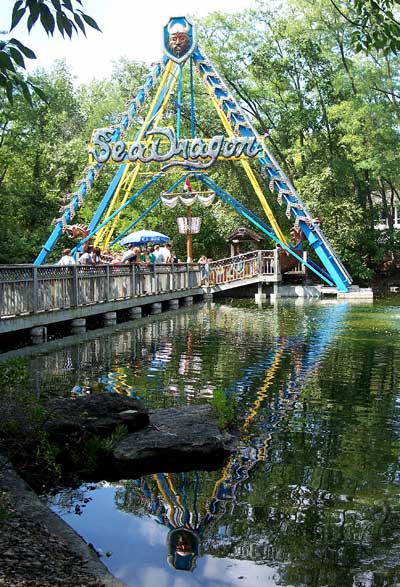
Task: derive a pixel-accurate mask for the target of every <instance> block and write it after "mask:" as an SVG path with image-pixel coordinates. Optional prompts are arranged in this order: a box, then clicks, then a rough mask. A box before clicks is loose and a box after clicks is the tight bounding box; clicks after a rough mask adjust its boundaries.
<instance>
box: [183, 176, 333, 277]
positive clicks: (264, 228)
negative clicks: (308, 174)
mask: <svg viewBox="0 0 400 587" xmlns="http://www.w3.org/2000/svg"><path fill="white" fill-rule="evenodd" d="M194 175H195V177H196V178H197V179H199V180H200V181H201V182H202V183H203V184H204V185H205V186H207V187H208V188H209V189H211V190H213V191H214V192H215V193H216V194H217V195H218V196H219V197H220V198H221V199H222V200H224V202H226V203H227V204H229V205H230V206H231V207H232V208H233V209H234V210H235V211H236V212H238V213H239V214H241V215H242V216H243V217H244V218H246V219H247V220H249V221H250V222H251V223H252V224H254V226H256V227H257V228H258V229H259V230H261V232H263V233H264V234H266V235H267V236H268V237H269V238H271V239H272V240H274V241H275V242H276V243H278V244H279V245H280V246H281V247H282V249H284V250H285V251H287V252H288V253H290V255H292V257H294V258H295V259H297V260H298V261H300V263H302V264H303V265H305V266H306V267H308V269H310V271H312V272H313V273H315V275H318V277H319V278H320V279H322V280H323V281H325V283H327V284H328V285H331V286H332V285H334V282H333V279H332V278H331V276H330V275H328V274H327V273H326V272H325V271H324V270H323V269H321V268H320V267H318V265H316V263H309V262H308V261H304V259H302V257H300V256H299V255H298V254H297V253H296V252H295V251H294V250H293V249H291V248H290V247H288V246H287V245H286V244H285V243H284V242H282V241H281V240H280V239H279V238H278V237H277V236H276V234H275V231H274V230H273V229H272V228H271V227H270V226H268V224H265V222H263V221H262V220H261V219H260V218H258V217H257V216H256V215H255V214H254V213H253V212H251V211H250V210H248V209H247V208H246V206H244V205H243V204H242V203H241V202H238V201H237V200H235V198H234V197H233V196H231V195H230V194H228V192H226V191H225V190H223V189H222V188H221V187H220V186H219V185H218V184H216V183H215V182H214V181H213V180H212V179H210V178H209V177H208V176H207V175H203V174H202V173H195V174H194Z"/></svg>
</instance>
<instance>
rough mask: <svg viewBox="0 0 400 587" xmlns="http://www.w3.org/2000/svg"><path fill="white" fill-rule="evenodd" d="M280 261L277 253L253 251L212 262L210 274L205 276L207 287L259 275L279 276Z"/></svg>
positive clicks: (209, 266)
mask: <svg viewBox="0 0 400 587" xmlns="http://www.w3.org/2000/svg"><path fill="white" fill-rule="evenodd" d="M278 273H279V261H278V256H277V251H253V252H251V253H244V254H243V255H237V256H236V257H229V258H228V259H220V260H219V261H212V262H211V263H209V264H208V273H207V275H206V276H204V275H203V281H205V282H207V285H209V286H211V287H212V286H214V285H218V284H222V283H228V282H230V281H237V280H243V279H250V278H252V277H256V276H258V275H271V276H272V275H275V274H276V275H277V274H278Z"/></svg>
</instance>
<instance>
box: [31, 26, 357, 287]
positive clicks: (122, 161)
mask: <svg viewBox="0 0 400 587" xmlns="http://www.w3.org/2000/svg"><path fill="white" fill-rule="evenodd" d="M163 44H164V55H163V57H162V59H161V61H160V62H158V63H156V64H154V65H153V66H152V69H151V71H150V72H149V74H148V75H147V77H146V79H145V81H144V84H143V85H142V86H141V87H140V88H139V89H138V90H137V93H136V96H135V97H134V98H133V99H132V100H130V101H129V103H128V108H127V111H126V112H124V113H123V114H122V115H121V116H120V118H119V121H118V122H117V123H116V124H115V125H114V126H112V127H109V128H102V129H97V130H96V131H95V132H94V133H93V139H92V148H91V149H90V164H89V166H88V167H86V168H85V170H84V177H83V178H82V179H81V180H80V181H79V182H78V185H79V187H78V189H77V191H76V192H74V193H72V194H71V195H70V197H69V201H68V202H67V204H66V205H65V206H64V207H63V208H61V210H60V211H61V212H62V216H61V217H60V218H57V219H55V221H54V224H55V227H54V229H53V231H52V233H51V235H50V236H49V238H48V240H47V241H46V243H45V244H44V245H43V248H42V250H41V251H40V253H39V255H38V257H37V258H36V260H35V265H40V264H42V263H44V262H45V261H46V259H47V257H48V255H49V254H50V253H51V251H52V250H53V249H54V247H55V245H56V244H57V242H58V240H59V239H60V237H62V236H63V234H66V233H67V234H68V233H71V230H73V228H72V227H71V225H70V222H71V221H72V219H73V218H74V217H75V215H76V213H77V212H78V211H79V209H80V208H81V206H82V205H83V204H84V201H85V199H86V198H87V197H88V194H89V192H90V191H91V189H92V188H93V186H94V184H95V182H96V179H97V178H98V176H99V174H100V172H101V171H102V170H103V168H104V167H105V165H106V164H107V163H112V164H114V165H116V166H118V168H117V171H116V173H115V175H114V177H113V178H112V180H111V181H110V183H109V187H108V189H107V190H106V192H105V194H104V196H103V197H102V199H101V201H100V203H99V205H98V208H97V210H96V211H95V213H94V214H93V217H92V219H91V221H90V223H89V225H88V227H87V230H86V231H83V232H81V234H82V236H83V238H81V241H80V242H79V243H78V244H77V246H76V247H75V249H74V251H78V250H82V247H83V246H84V244H85V243H86V242H87V241H88V240H91V242H94V244H95V245H96V246H102V247H103V248H107V247H110V246H113V245H114V244H116V243H118V242H119V241H120V240H121V239H122V238H123V237H124V236H125V235H126V234H127V233H128V232H129V231H130V230H131V229H132V228H133V227H135V226H136V225H137V224H138V223H139V222H141V221H142V220H143V218H145V217H146V215H147V214H149V213H150V212H151V211H152V210H153V209H154V208H155V207H156V206H157V205H159V204H164V205H169V207H172V205H173V201H174V198H175V201H176V198H177V197H178V198H179V199H180V203H183V204H184V205H186V208H187V216H186V218H182V219H181V221H180V230H181V231H182V232H184V233H186V234H187V235H188V261H191V234H193V233H195V232H196V231H198V228H199V221H197V222H196V221H195V220H194V219H192V217H191V214H190V207H191V204H192V203H193V202H194V198H195V197H197V199H196V201H197V202H198V203H203V205H210V200H211V199H212V196H214V194H215V195H216V196H218V197H219V198H220V199H221V200H222V201H223V202H225V203H227V204H229V205H230V206H231V207H232V208H233V209H234V210H235V211H236V212H237V213H239V214H240V215H241V216H243V217H244V218H246V219H247V220H248V221H249V222H251V223H252V224H253V225H254V226H255V227H256V228H257V229H258V230H259V231H260V232H262V233H263V234H264V235H265V236H267V237H269V238H270V239H271V240H272V241H274V242H275V243H277V244H278V245H279V246H280V247H281V249H283V250H284V251H286V252H287V253H288V254H290V255H292V256H293V257H294V258H295V259H297V260H298V261H300V262H302V263H303V264H305V265H306V266H307V267H308V268H309V269H310V270H311V271H313V272H314V273H315V274H316V275H317V276H318V277H319V278H320V279H322V280H323V281H324V282H325V283H326V284H328V285H331V286H336V288H337V289H338V290H339V291H343V292H347V291H348V287H349V285H350V284H351V282H352V280H351V277H350V275H349V273H348V272H347V270H346V269H345V267H344V266H343V264H342V262H341V261H340V259H339V258H338V256H337V255H336V253H335V252H334V250H333V248H332V246H331V245H330V244H329V242H328V240H327V238H326V236H325V235H324V234H323V232H322V230H321V228H320V226H319V222H318V220H317V219H316V218H315V217H313V216H312V215H311V213H310V212H309V211H308V209H307V207H306V206H305V204H304V203H303V201H302V200H301V198H300V196H299V194H298V193H297V192H296V190H295V188H294V187H293V185H292V184H291V182H290V180H289V179H288V177H287V176H286V175H285V173H284V171H283V170H282V168H281V167H280V165H279V163H278V162H277V161H276V159H275V158H274V156H273V154H272V153H271V152H270V150H269V148H268V146H267V145H266V143H265V138H264V137H260V136H258V134H257V132H256V130H255V129H254V127H253V125H252V123H251V122H250V120H249V119H248V117H247V115H246V113H245V112H244V110H243V108H242V107H241V106H240V103H239V102H238V101H237V100H236V98H235V97H234V96H233V94H232V92H231V90H230V89H229V87H228V86H227V84H226V83H225V82H224V80H223V79H222V77H221V75H220V74H219V73H218V71H217V70H216V68H215V66H214V65H213V63H212V62H211V60H210V59H209V58H208V57H207V55H206V54H205V52H204V50H203V49H202V48H201V47H200V45H199V43H198V41H197V34H196V28H195V26H194V25H193V24H192V23H191V22H190V21H189V20H188V19H187V18H185V17H174V18H171V19H170V20H169V22H168V23H167V25H166V26H165V27H164V29H163ZM187 72H188V75H187ZM196 75H197V76H198V78H199V79H200V80H201V83H202V84H203V85H204V87H205V89H206V91H207V93H208V96H209V99H210V102H211V104H212V105H213V106H214V108H215V111H216V113H217V114H218V117H219V119H220V122H221V125H222V128H223V133H224V134H219V135H216V136H213V137H211V138H199V137H197V136H196V107H195V106H196V101H195V89H196V84H195V76H196ZM186 88H188V89H187V90H186ZM185 92H186V93H188V94H189V116H190V129H191V132H190V135H191V136H190V138H184V137H182V136H181V134H182V132H181V131H182V128H183V125H182V119H183V110H184V106H185V105H186V103H187V102H186V101H184V100H186V98H187V97H186V94H185ZM150 94H151V97H150ZM184 94H185V95H184ZM171 102H173V103H174V106H175V108H176V120H175V128H170V127H168V128H166V127H162V126H160V124H161V122H162V120H163V118H165V117H166V114H167V112H168V105H169V103H171ZM147 103H148V108H147V112H146V114H145V116H144V117H143V118H141V116H140V115H139V111H142V109H143V107H144V105H146V104H147ZM134 123H135V128H136V135H135V136H134V139H133V142H127V141H125V140H124V136H125V134H126V132H127V131H128V130H129V129H130V128H131V127H132V126H133V124H134ZM219 160H237V161H239V163H240V164H241V165H242V166H243V168H244V170H245V172H246V174H247V176H248V179H249V181H250V183H251V185H252V187H253V189H254V191H255V193H256V195H257V197H258V199H259V201H260V204H261V206H262V208H263V210H264V213H265V214H266V216H267V219H268V223H266V222H264V220H262V219H261V218H259V217H258V216H256V215H255V214H254V213H253V212H252V211H250V210H249V209H248V208H247V207H246V206H245V205H244V204H243V203H241V202H239V201H238V200H236V199H235V198H234V197H233V196H232V195H230V194H229V193H227V192H226V191H225V190H224V189H223V188H222V187H221V186H219V185H218V184H217V183H216V182H215V181H214V180H213V179H212V178H211V177H210V176H209V174H208V172H209V171H210V172H211V171H212V170H213V167H214V165H215V163H216V162H217V161H219ZM253 162H254V163H256V164H258V174H257V175H256V173H255V171H254V170H253V167H252V163H253ZM254 163H253V165H254ZM189 178H190V180H189ZM168 179H170V180H172V183H171V184H170V185H169V187H167V189H163V187H164V186H165V181H166V180H168ZM259 179H261V180H262V181H264V182H266V187H267V188H268V189H269V191H270V192H271V193H273V192H276V193H277V200H278V203H279V204H280V205H282V206H285V207H286V216H287V218H288V219H289V220H291V221H293V222H294V227H295V228H296V229H300V230H301V232H302V235H303V237H304V238H305V239H307V241H308V243H309V245H310V247H311V248H312V249H313V251H314V252H315V254H316V255H317V257H318V258H319V260H320V262H321V264H322V266H319V265H317V264H316V263H314V261H312V260H308V261H304V260H303V259H302V257H301V256H299V255H298V252H297V249H296V247H295V246H293V245H292V244H291V243H290V242H288V241H287V239H286V237H285V235H284V233H283V232H282V230H281V228H280V226H279V224H278V222H277V220H276V219H275V217H274V215H273V212H272V210H271V208H270V206H269V204H268V202H267V200H266V198H265V196H264V193H263V190H262V188H261V185H260V182H259ZM190 181H192V182H193V183H196V185H200V184H202V185H203V186H204V189H203V191H200V192H198V191H197V190H196V192H195V193H192V194H188V193H187V191H189V192H190V190H191V187H190V188H189V189H188V187H187V186H188V185H189V186H191V183H190ZM157 183H158V186H157ZM185 184H186V192H184V191H178V190H179V189H183V186H184V185H185ZM180 186H182V188H181V187H180ZM160 187H161V189H160ZM155 189H158V194H157V196H156V197H155V198H154V200H153V202H152V203H151V204H150V205H149V206H148V208H147V209H146V210H145V211H144V212H143V213H141V214H140V215H138V216H137V217H136V218H135V219H134V220H132V222H131V223H130V224H129V225H128V226H124V228H123V230H122V231H121V232H120V233H119V234H118V236H115V233H116V230H117V228H118V224H121V213H122V212H124V211H125V210H126V209H127V208H128V206H132V204H133V203H134V202H135V201H136V200H138V199H139V198H140V197H141V196H143V194H145V193H146V192H148V193H149V194H154V190H155ZM211 203H212V202H211ZM125 224H126V219H125ZM75 226H76V225H75ZM78 226H79V225H78Z"/></svg>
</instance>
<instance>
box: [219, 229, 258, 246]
mask: <svg viewBox="0 0 400 587" xmlns="http://www.w3.org/2000/svg"><path fill="white" fill-rule="evenodd" d="M234 240H236V241H239V242H241V243H243V242H249V241H255V242H258V243H259V242H260V241H262V240H264V237H263V236H261V235H259V234H257V233H256V232H254V230H251V229H250V228H246V227H245V226H242V227H241V228H238V229H237V230H235V232H232V234H230V235H229V236H227V237H226V241H227V242H228V243H230V242H232V241H234Z"/></svg>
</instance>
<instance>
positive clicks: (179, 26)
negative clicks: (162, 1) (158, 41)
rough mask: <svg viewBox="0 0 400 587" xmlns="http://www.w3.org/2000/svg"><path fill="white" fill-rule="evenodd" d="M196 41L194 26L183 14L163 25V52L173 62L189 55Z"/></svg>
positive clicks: (177, 61) (178, 61)
mask: <svg viewBox="0 0 400 587" xmlns="http://www.w3.org/2000/svg"><path fill="white" fill-rule="evenodd" d="M196 41H197V40H196V38H195V29H194V26H193V25H192V24H191V23H190V22H189V21H188V20H187V19H186V18H185V17H183V16H180V17H175V18H171V19H170V21H169V23H168V24H167V26H165V27H164V53H165V54H166V55H167V57H169V58H170V59H172V61H175V63H182V62H183V61H185V60H186V59H187V58H188V57H189V55H191V53H192V52H193V50H194V48H195V46H196Z"/></svg>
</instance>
